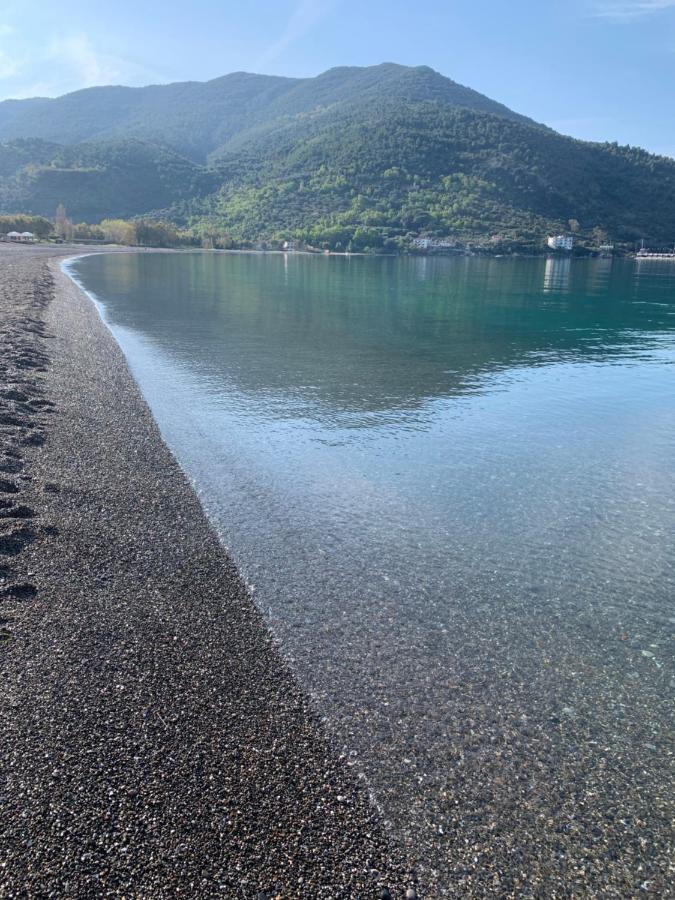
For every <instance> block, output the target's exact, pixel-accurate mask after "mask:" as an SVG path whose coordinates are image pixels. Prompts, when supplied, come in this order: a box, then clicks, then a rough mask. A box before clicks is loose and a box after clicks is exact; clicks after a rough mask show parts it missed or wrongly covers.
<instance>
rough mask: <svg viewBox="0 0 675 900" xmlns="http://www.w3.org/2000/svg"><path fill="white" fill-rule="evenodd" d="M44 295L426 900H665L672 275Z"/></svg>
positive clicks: (180, 261)
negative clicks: (429, 899) (307, 704)
mask: <svg viewBox="0 0 675 900" xmlns="http://www.w3.org/2000/svg"><path fill="white" fill-rule="evenodd" d="M72 271H73V274H74V275H75V276H76V277H77V278H78V279H79V280H80V281H81V282H82V283H83V284H84V286H85V287H86V288H87V289H88V290H89V291H90V292H92V293H93V294H94V295H95V296H96V297H97V298H98V300H99V301H100V303H101V304H102V309H103V315H104V317H105V319H106V321H107V322H108V324H109V325H110V327H111V328H112V330H113V333H114V334H115V336H116V337H117V339H118V341H119V342H120V344H121V346H122V348H123V350H124V352H125V354H126V355H127V358H128V360H129V364H130V366H131V369H132V372H133V374H134V376H135V377H136V379H137V381H138V382H139V384H140V386H141V388H142V390H143V392H144V394H145V396H146V398H147V400H148V402H149V404H150V406H151V408H152V410H153V413H154V415H155V417H156V419H157V421H158V422H159V425H160V427H161V429H162V432H163V434H164V437H165V439H166V441H167V442H168V444H169V445H170V447H171V448H172V449H173V451H174V452H175V454H176V456H177V457H178V459H179V461H180V463H181V465H182V466H183V468H184V469H185V471H186V472H187V473H188V475H189V476H190V478H191V479H192V480H193V483H194V484H195V487H196V489H197V491H198V492H199V494H200V497H201V499H202V502H203V504H204V506H205V508H206V510H207V512H208V514H209V515H210V517H211V519H212V521H213V522H214V523H215V525H216V527H217V528H218V530H219V533H220V534H221V537H222V539H223V541H224V543H225V544H226V545H227V547H228V548H229V549H230V552H231V553H232V555H233V556H234V558H235V560H236V561H237V563H238V565H239V567H240V569H241V571H242V573H243V574H244V576H245V577H246V579H247V581H248V583H249V584H250V586H251V590H252V591H253V594H254V597H255V598H256V601H257V602H258V604H259V605H260V607H261V608H262V610H263V611H264V613H265V615H266V616H267V618H268V621H269V623H270V625H271V627H272V628H273V630H274V632H275V634H276V635H277V637H278V638H279V641H280V643H281V646H282V649H283V651H284V652H285V654H286V655H287V656H288V658H289V659H291V660H292V662H293V665H294V667H295V669H296V671H297V672H298V675H299V677H300V678H301V680H302V681H303V683H304V684H305V686H306V687H307V689H308V691H310V692H311V694H312V695H313V697H314V700H315V702H316V704H317V708H318V709H319V710H320V711H321V713H322V714H323V715H325V716H326V721H327V725H328V727H329V728H330V729H331V730H332V733H333V735H334V738H335V740H336V742H338V744H339V746H340V747H341V748H343V752H344V753H345V756H346V759H347V761H348V763H349V764H350V765H352V766H353V767H354V769H355V770H356V771H357V772H358V773H360V774H363V775H365V777H366V778H367V780H368V784H369V785H370V787H371V789H372V791H373V794H374V797H375V799H376V801H377V802H378V803H379V804H380V805H381V807H382V809H383V812H384V815H385V817H386V818H387V819H388V820H389V821H390V822H391V824H392V828H393V829H394V832H395V833H396V835H397V836H398V837H399V838H400V839H401V840H402V841H403V842H404V843H405V844H406V846H407V847H408V848H409V852H410V853H411V855H412V856H414V857H415V858H416V859H417V860H418V862H419V867H420V873H421V877H422V879H423V880H425V881H426V883H427V885H429V884H430V885H433V889H434V890H436V891H438V895H439V896H445V895H450V893H449V892H451V886H454V889H456V890H458V891H459V892H460V893H465V894H468V895H475V896H483V895H485V896H500V895H503V896H507V895H508V892H509V891H512V892H516V894H518V895H520V896H530V894H531V895H532V896H550V892H551V891H552V890H553V887H554V885H555V884H556V883H558V882H557V881H556V879H558V880H560V879H562V881H563V882H564V883H566V884H574V881H573V879H574V878H575V877H577V876H575V875H574V873H575V871H577V870H578V869H579V867H580V866H582V867H583V868H584V872H585V875H584V878H585V879H586V881H585V882H584V883H585V884H587V885H591V887H592V890H591V891H590V893H591V894H592V893H593V890H595V891H601V890H606V891H607V894H606V895H607V896H630V895H632V893H633V892H635V891H640V890H642V891H648V892H651V891H657V890H658V889H659V885H660V884H661V885H665V881H664V880H663V879H664V878H665V866H666V859H667V846H666V845H667V838H668V835H669V828H668V815H667V812H668V810H667V806H668V791H666V790H664V777H665V773H667V771H668V769H667V763H668V761H669V760H670V759H671V758H672V749H673V747H672V742H671V736H672V730H671V729H672V705H671V700H672V687H673V683H674V682H673V656H672V634H673V631H674V628H673V625H674V623H675V611H674V610H673V598H675V565H674V560H675V553H674V549H675V548H674V538H675V368H674V366H673V363H674V362H675V266H673V265H671V264H668V263H657V262H640V263H638V262H635V261H618V260H617V261H612V260H593V261H579V262H572V261H570V260H562V259H561V260H548V261H547V260H505V259H503V260H500V259H495V260H481V259H426V258H420V259H416V258H400V259H394V258H391V259H389V258H372V259H370V258H360V257H352V258H335V257H330V258H323V257H310V256H303V255H292V254H291V255H287V256H282V255H273V254H270V255H253V254H250V255H249V254H207V253H204V254H201V253H195V254H175V255H173V254H136V255H132V254H129V255H109V256H92V257H89V258H86V259H83V260H79V261H77V262H75V263H73V264H72ZM638 823H644V824H638ZM642 841H646V843H641V842H642ZM514 848H517V858H514V853H515V852H516V850H515V849H514ZM488 859H489V863H490V865H489V873H488V874H486V872H487V871H488V867H487V860H488ZM608 859H611V860H612V861H613V862H612V863H611V865H610V864H608V863H607V860H608ZM514 860H515V861H514ZM517 872H525V873H526V876H522V875H518V874H517ZM514 873H515V874H514ZM530 873H540V874H539V875H537V879H538V880H535V881H532V883H529V882H527V880H526V881H525V882H523V881H522V878H523V877H526V879H527V878H531V877H534V876H531V875H530ZM486 879H487V880H486ZM514 879H515V880H514ZM518 879H521V880H520V881H519V880H518ZM602 879H605V881H603V880H602ZM645 884H646V885H647V887H644V886H643V885H645ZM537 890H539V891H540V892H541V891H543V893H539V894H537ZM528 891H529V892H530V893H528Z"/></svg>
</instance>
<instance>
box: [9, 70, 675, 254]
mask: <svg viewBox="0 0 675 900" xmlns="http://www.w3.org/2000/svg"><path fill="white" fill-rule="evenodd" d="M17 104H18V105H17ZM8 136H12V140H9V141H7V142H6V143H4V144H0V213H3V212H4V213H17V212H34V213H39V214H42V215H53V213H54V210H55V208H56V205H57V204H58V203H59V202H63V203H65V204H66V206H67V208H68V211H69V214H70V216H71V217H72V218H74V219H84V220H87V221H98V220H100V219H102V218H104V217H109V216H125V217H127V216H141V215H155V216H163V217H166V218H169V219H172V220H173V221H175V222H177V223H180V224H181V225H184V226H189V227H191V228H192V229H193V230H194V231H196V232H197V233H209V234H213V233H220V234H222V233H223V232H227V233H228V234H229V235H230V236H231V237H232V238H234V239H235V240H236V241H253V240H259V239H282V238H290V237H301V238H304V239H306V240H309V241H310V242H312V243H319V244H323V243H325V244H326V245H328V246H330V247H338V246H341V247H345V246H349V245H351V246H352V248H354V249H362V248H365V247H371V248H378V247H386V248H391V249H394V248H396V247H401V246H406V244H407V242H408V241H409V238H410V236H411V235H415V234H420V233H424V234H430V235H437V236H444V237H445V236H450V237H454V238H456V239H458V240H460V241H475V242H478V243H480V244H483V245H484V246H486V247H498V248H500V249H507V250H508V249H509V248H511V249H528V248H529V249H539V248H541V246H542V240H543V237H544V236H545V235H546V233H551V232H552V231H555V232H559V231H563V230H567V228H568V227H569V226H568V223H569V221H570V220H573V226H574V228H575V229H576V230H578V232H579V235H580V236H581V237H585V238H589V239H590V238H591V236H592V237H593V240H594V241H596V242H597V241H600V240H603V239H606V238H607V237H608V238H609V239H611V240H614V241H616V242H619V243H622V244H624V245H625V246H630V245H632V244H633V243H634V242H635V241H639V240H640V239H642V238H644V239H645V240H646V241H647V242H648V243H650V244H654V245H657V246H658V245H665V244H667V243H669V242H672V241H673V240H675V161H674V160H672V159H668V158H663V157H656V156H652V155H650V154H648V153H645V152H644V151H642V150H637V149H633V148H628V147H618V146H616V145H609V144H602V145H601V144H589V143H585V142H582V141H576V140H573V139H572V138H568V137H564V136H562V135H560V134H557V133H556V132H554V131H552V130H551V129H549V128H545V127H544V126H541V125H538V124H536V123H535V122H532V121H531V120H529V119H527V118H525V117H522V116H519V115H517V114H516V113H514V112H512V111H510V110H508V109H507V108H505V107H503V106H501V105H500V104H498V103H495V102H494V101H492V100H489V99H488V98H486V97H483V96H482V95H481V94H477V93H476V92H474V91H471V90H470V89H468V88H464V87H462V86H460V85H457V84H456V83H455V82H453V81H451V80H450V79H447V78H444V77H443V76H441V75H439V74H438V73H436V72H434V71H433V70H432V69H428V68H426V67H423V66H422V67H417V68H407V67H404V66H397V65H394V64H389V63H388V64H383V65H381V66H373V67H371V68H366V69H358V68H340V69H331V70H330V71H328V72H325V73H324V74H323V75H320V76H318V77H317V78H312V79H289V78H276V77H272V76H262V75H248V74H245V73H234V74H232V75H227V76H225V77H224V78H221V79H216V80H215V81H211V82H208V83H206V84H199V83H196V82H187V83H183V84H174V85H166V86H156V87H150V88H141V89H131V88H119V87H112V88H95V89H91V90H88V91H80V92H78V93H77V94H71V95H68V96H66V97H62V98H59V99H57V100H34V101H16V102H11V103H2V104H0V139H6V138H7V137H8Z"/></svg>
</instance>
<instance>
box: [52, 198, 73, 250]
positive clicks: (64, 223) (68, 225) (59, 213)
mask: <svg viewBox="0 0 675 900" xmlns="http://www.w3.org/2000/svg"><path fill="white" fill-rule="evenodd" d="M54 230H55V232H56V236H57V237H59V238H61V240H63V241H69V240H72V237H73V223H72V222H71V221H70V219H69V218H68V216H67V214H66V208H65V206H64V205H63V203H59V205H58V206H57V207H56V228H55V229H54Z"/></svg>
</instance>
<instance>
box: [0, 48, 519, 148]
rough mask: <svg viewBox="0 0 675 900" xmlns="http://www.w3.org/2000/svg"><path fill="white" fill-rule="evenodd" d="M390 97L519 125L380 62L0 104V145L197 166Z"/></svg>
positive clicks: (456, 91)
mask: <svg viewBox="0 0 675 900" xmlns="http://www.w3.org/2000/svg"><path fill="white" fill-rule="evenodd" d="M391 96H396V97H399V98H400V99H405V100H410V101H423V100H435V101H436V102H439V103H443V104H447V105H449V106H462V107H465V108H468V109H477V110H481V111H483V112H491V113H494V114H495V115H501V116H504V117H506V118H516V119H519V120H520V119H522V120H523V121H525V120H524V119H523V118H522V117H520V116H518V115H517V114H516V113H513V112H511V111H510V110H509V109H507V108H506V107H505V106H502V105H501V104H499V103H495V102H494V101H492V100H490V99H488V98H487V97H484V96H483V95H482V94H479V93H477V92H476V91H472V90H470V89H469V88H465V87H462V86H461V85H458V84H456V83H455V82H454V81H451V80H450V79H449V78H444V77H443V76H442V75H439V74H438V73H437V72H434V71H433V69H429V68H426V67H424V66H421V67H418V68H408V67H406V66H398V65H395V64H393V63H385V64H383V65H381V66H372V67H370V68H339V69H331V70H329V71H328V72H325V73H324V74H323V75H319V76H318V77H316V78H280V77H276V76H269V75H250V74H247V73H245V72H235V73H233V74H232V75H226V76H224V77H223V78H217V79H215V80H213V81H208V82H205V83H201V82H182V83H176V84H168V85H152V86H150V87H144V88H127V87H100V88H88V89H86V90H83V91H77V92H75V93H73V94H67V95H65V96H64V97H58V98H57V99H55V100H45V99H37V100H18V101H17V100H8V101H5V102H4V103H0V141H11V140H14V139H16V138H40V139H41V140H45V141H54V142H57V143H60V144H78V143H82V142H92V141H102V140H118V139H127V138H136V139H138V140H143V141H149V142H152V143H160V144H166V145H167V146H170V147H172V148H173V149H174V150H176V151H177V152H179V153H182V154H184V155H186V156H188V157H189V158H190V159H192V160H193V161H195V162H202V163H203V162H205V161H206V159H207V157H208V156H209V154H211V153H213V152H214V151H217V150H219V149H220V148H222V147H223V146H224V145H226V144H227V142H228V141H229V140H230V139H231V138H233V137H234V136H235V135H237V134H238V133H239V132H241V131H245V130H247V129H249V128H251V127H253V126H255V125H257V124H260V123H263V122H269V121H273V120H276V119H280V118H282V117H284V116H295V115H298V114H301V113H307V112H311V111H312V110H314V109H316V108H318V107H326V106H333V105H336V104H349V103H353V102H355V101H357V100H362V99H364V98H368V99H372V100H378V99H385V98H387V97H391Z"/></svg>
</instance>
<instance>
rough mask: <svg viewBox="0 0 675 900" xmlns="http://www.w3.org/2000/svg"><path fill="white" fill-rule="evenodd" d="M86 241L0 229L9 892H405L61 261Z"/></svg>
mask: <svg viewBox="0 0 675 900" xmlns="http://www.w3.org/2000/svg"><path fill="white" fill-rule="evenodd" d="M92 252H93V253H98V252H111V250H110V249H108V248H106V250H102V249H101V248H98V247H91V248H86V247H82V246H74V247H68V246H66V245H59V246H58V247H55V248H49V247H40V245H38V246H37V247H36V248H27V247H21V248H17V249H13V248H5V247H2V248H1V249H0V281H2V282H3V283H2V289H3V294H4V300H5V303H4V304H3V303H2V301H1V300H0V319H2V324H3V326H7V327H6V328H3V330H4V331H5V333H6V334H7V335H8V338H7V339H6V345H7V346H6V347H5V351H7V350H8V349H9V351H11V352H9V353H7V352H5V354H4V359H6V360H8V361H7V363H5V364H4V365H2V366H1V367H0V378H1V384H0V404H1V405H0V410H1V412H2V416H3V418H2V429H1V432H0V465H2V467H3V470H2V473H0V486H1V487H2V492H1V493H0V514H2V517H1V518H0V618H1V619H2V620H3V621H2V625H1V628H2V635H3V640H2V641H1V642H0V672H1V674H2V684H3V689H4V694H5V697H6V702H5V703H4V704H3V705H2V708H1V711H0V717H1V724H0V727H1V728H2V731H3V735H5V740H4V741H3V742H2V745H1V746H0V779H1V781H2V784H3V787H2V804H1V805H0V835H1V836H2V837H1V838H0V866H2V868H1V869H0V871H1V872H2V875H0V897H2V898H5V897H7V898H9V897H18V896H26V895H31V896H42V895H49V894H52V893H53V894H54V895H57V896H85V895H87V896H90V895H96V896H144V897H149V896H152V897H169V896H171V897H176V896H204V897H207V896H209V897H210V896H215V895H220V896H226V897H242V898H248V897H252V898H257V900H263V898H272V897H275V896H277V895H278V896H283V897H284V898H290V897H323V896H325V897H364V898H365V897H378V896H380V895H382V892H384V895H385V896H386V895H387V894H386V892H387V891H391V895H392V897H394V898H396V897H403V896H404V895H405V893H406V888H410V887H412V881H411V880H410V876H409V873H408V872H407V871H406V868H405V866H404V864H403V863H402V862H401V861H400V859H398V856H399V853H398V850H397V848H396V847H395V846H394V845H393V843H392V842H391V839H390V837H389V836H388V834H386V833H385V830H384V826H383V824H382V821H381V818H380V816H379V813H378V812H377V811H376V809H375V806H374V804H373V802H372V801H371V800H370V798H369V797H368V794H367V792H366V790H365V788H364V787H363V786H362V785H361V784H357V783H356V780H355V779H354V778H353V777H352V775H351V773H350V771H349V770H348V768H347V766H346V763H345V762H344V761H343V760H341V759H340V758H339V757H338V755H337V752H336V751H335V749H334V748H333V747H332V746H331V745H330V743H329V739H328V737H327V735H326V733H325V731H324V729H323V727H322V725H321V724H320V722H319V720H318V718H317V716H316V714H315V713H314V712H313V711H312V709H311V708H310V705H309V702H308V700H307V698H306V697H305V694H304V692H303V691H302V689H301V688H300V686H299V684H298V682H297V680H296V678H295V676H294V675H293V674H292V673H291V671H290V669H289V667H288V665H287V664H286V663H285V662H284V660H283V658H282V656H281V654H280V652H279V650H278V648H277V646H276V644H275V642H274V640H273V638H272V636H271V634H270V632H269V630H268V628H267V626H266V625H265V623H264V621H263V619H262V616H261V614H260V613H259V611H258V610H257V608H256V607H255V605H254V603H253V601H252V599H251V597H250V595H249V594H248V592H247V590H246V588H245V586H244V584H243V582H242V580H241V578H240V576H239V574H238V573H237V571H236V569H235V567H234V565H233V564H232V562H231V561H230V559H229V558H228V556H227V554H226V551H225V550H224V549H223V547H222V545H221V544H220V542H219V541H218V538H217V536H216V534H215V532H214V530H213V528H212V526H211V525H210V524H209V523H208V521H207V519H206V516H205V514H204V512H203V511H202V508H201V506H200V504H199V501H198V499H197V497H196V495H195V493H194V491H193V489H192V487H191V486H190V484H189V483H188V481H187V478H186V476H185V475H184V474H183V472H182V470H181V469H180V467H179V465H178V463H177V462H176V460H175V458H174V457H173V456H172V454H171V453H170V451H169V450H168V448H167V447H166V445H165V444H164V442H163V440H162V438H161V435H160V433H159V429H158V427H157V425H156V423H155V421H154V419H153V418H152V415H151V413H150V411H149V409H148V407H147V405H146V403H145V400H144V399H143V398H142V396H141V394H140V390H139V388H138V386H137V385H136V383H135V381H134V380H133V377H132V376H131V374H130V372H129V370H128V367H127V363H126V360H125V358H124V356H123V353H122V351H121V349H120V348H119V346H118V345H117V343H116V342H115V340H114V337H113V335H112V333H111V332H110V330H109V328H108V327H107V325H106V324H105V322H104V320H103V318H102V317H101V315H100V313H99V310H98V309H97V308H96V306H95V305H94V303H93V301H92V300H91V299H90V298H89V297H88V296H87V295H86V294H85V293H84V292H83V291H82V290H81V289H80V288H78V287H77V286H76V284H75V282H74V281H72V279H70V277H69V276H68V275H67V274H66V272H64V271H63V270H62V269H61V266H62V264H63V263H64V262H65V261H66V260H67V259H72V258H74V257H77V256H83V255H86V254H88V253H92ZM112 252H119V251H112ZM122 252H124V251H122ZM126 252H129V251H126ZM131 252H134V251H133V249H132V250H131ZM145 252H147V251H145ZM160 252H161V251H160Z"/></svg>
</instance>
